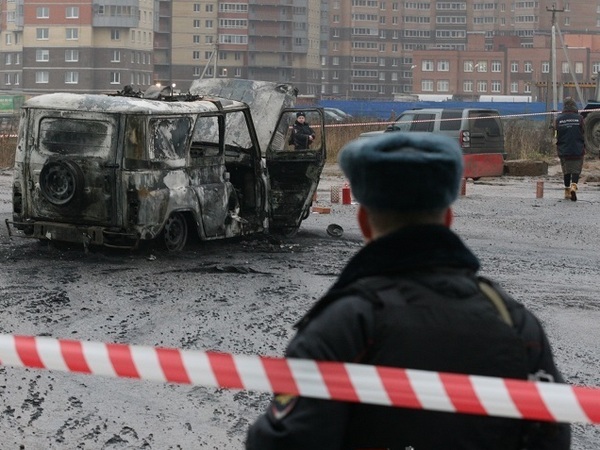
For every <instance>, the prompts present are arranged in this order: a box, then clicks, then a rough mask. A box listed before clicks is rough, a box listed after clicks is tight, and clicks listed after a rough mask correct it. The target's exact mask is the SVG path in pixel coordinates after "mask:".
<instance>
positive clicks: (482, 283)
mask: <svg viewBox="0 0 600 450" xmlns="http://www.w3.org/2000/svg"><path fill="white" fill-rule="evenodd" d="M478 283H479V289H480V290H481V292H483V293H484V294H485V296H486V297H487V299H488V300H489V301H491V302H492V303H493V305H494V307H495V308H496V309H497V310H498V314H500V317H501V318H502V320H503V321H504V322H506V323H507V324H508V325H509V326H511V327H512V326H513V325H514V324H513V320H512V317H511V316H510V313H509V312H508V308H507V307H506V303H504V300H503V299H502V296H501V295H500V294H499V293H498V291H497V290H496V289H494V288H493V287H492V285H491V284H489V283H488V282H487V280H485V279H482V278H479V280H478Z"/></svg>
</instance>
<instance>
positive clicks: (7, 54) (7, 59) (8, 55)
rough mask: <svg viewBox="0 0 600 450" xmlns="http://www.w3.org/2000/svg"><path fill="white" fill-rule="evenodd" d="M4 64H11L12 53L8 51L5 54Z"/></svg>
mask: <svg viewBox="0 0 600 450" xmlns="http://www.w3.org/2000/svg"><path fill="white" fill-rule="evenodd" d="M4 64H5V65H7V66H10V65H11V64H12V53H6V54H5V55H4Z"/></svg>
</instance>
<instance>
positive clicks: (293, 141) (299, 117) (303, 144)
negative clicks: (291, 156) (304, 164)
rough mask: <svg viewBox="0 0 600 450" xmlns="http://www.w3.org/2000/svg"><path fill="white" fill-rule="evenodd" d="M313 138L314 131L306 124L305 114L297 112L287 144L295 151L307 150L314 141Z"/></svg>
mask: <svg viewBox="0 0 600 450" xmlns="http://www.w3.org/2000/svg"><path fill="white" fill-rule="evenodd" d="M315 136H316V134H315V132H314V130H313V129H312V128H311V126H310V125H309V124H308V123H307V122H306V114H305V113H304V112H303V111H299V112H297V113H296V121H295V122H294V125H293V126H292V134H291V135H290V139H289V141H288V143H289V144H290V145H293V146H294V148H295V149H296V150H308V149H309V148H310V145H311V144H312V143H313V141H314V140H315Z"/></svg>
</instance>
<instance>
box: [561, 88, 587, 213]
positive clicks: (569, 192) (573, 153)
mask: <svg viewBox="0 0 600 450" xmlns="http://www.w3.org/2000/svg"><path fill="white" fill-rule="evenodd" d="M554 129H555V130H556V150H557V152H558V157H559V159H560V167H561V169H562V173H563V182H564V185H565V199H571V200H573V201H576V200H577V183H579V176H580V175H581V170H582V169H583V158H584V156H585V141H584V120H583V116H582V115H581V114H579V111H578V109H577V103H575V100H574V99H573V98H571V97H566V98H565V99H564V100H563V109H562V112H561V113H560V114H559V115H558V116H557V117H556V120H555V122H554Z"/></svg>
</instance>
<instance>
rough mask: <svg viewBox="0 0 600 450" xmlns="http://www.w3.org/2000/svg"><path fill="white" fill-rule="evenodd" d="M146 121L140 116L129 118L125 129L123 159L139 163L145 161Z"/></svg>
mask: <svg viewBox="0 0 600 450" xmlns="http://www.w3.org/2000/svg"><path fill="white" fill-rule="evenodd" d="M145 125H146V121H145V119H144V117H142V116H129V117H128V118H127V125H126V127H125V146H124V147H125V148H124V152H125V159H126V160H135V161H141V160H146V159H147V158H148V157H147V156H146V151H145V149H146V146H145V145H144V142H145V139H144V138H145V136H146V133H145V129H146V128H145Z"/></svg>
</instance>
